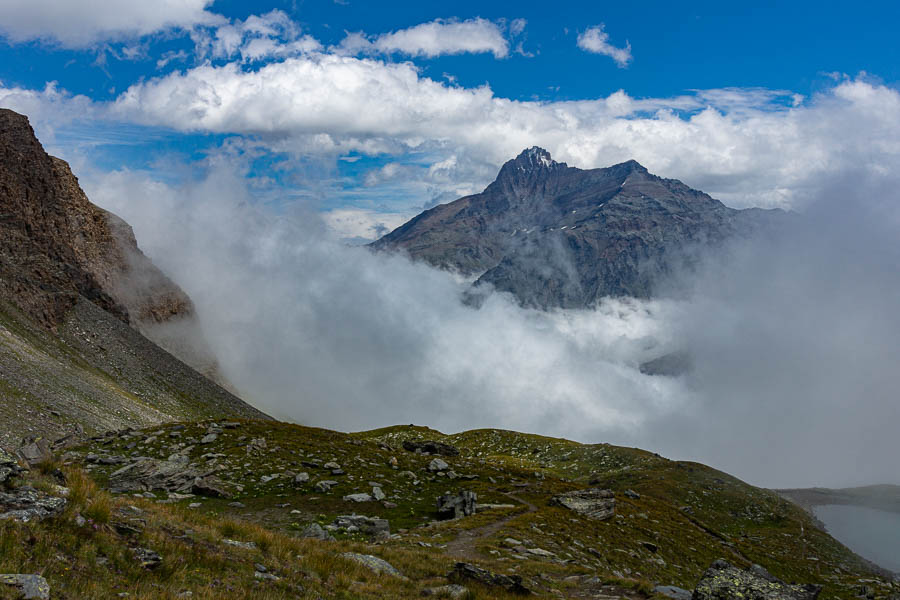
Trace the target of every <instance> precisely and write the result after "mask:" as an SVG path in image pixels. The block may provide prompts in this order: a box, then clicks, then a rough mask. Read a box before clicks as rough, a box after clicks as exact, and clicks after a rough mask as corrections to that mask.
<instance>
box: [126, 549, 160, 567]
mask: <svg viewBox="0 0 900 600" xmlns="http://www.w3.org/2000/svg"><path fill="white" fill-rule="evenodd" d="M131 552H132V554H134V559H135V560H136V561H137V562H138V565H140V566H141V567H143V568H144V569H151V570H152V569H155V568H156V567H158V566H159V565H161V564H162V557H161V556H160V555H159V554H158V553H156V552H154V551H153V550H150V549H149V548H132V549H131Z"/></svg>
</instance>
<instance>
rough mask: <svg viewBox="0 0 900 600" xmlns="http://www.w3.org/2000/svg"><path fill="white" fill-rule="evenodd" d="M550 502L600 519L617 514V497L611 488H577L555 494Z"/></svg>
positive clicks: (609, 517)
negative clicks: (572, 490)
mask: <svg viewBox="0 0 900 600" xmlns="http://www.w3.org/2000/svg"><path fill="white" fill-rule="evenodd" d="M550 503H551V504H556V505H558V506H563V507H565V508H568V509H569V510H571V511H574V512H576V513H578V514H580V515H584V516H586V517H588V518H590V519H597V520H598V521H605V520H607V519H611V518H612V517H613V515H615V514H616V499H615V497H614V496H613V493H612V491H611V490H601V489H599V488H589V489H586V490H575V491H574V492H567V493H565V494H559V495H557V496H553V498H552V499H551V500H550Z"/></svg>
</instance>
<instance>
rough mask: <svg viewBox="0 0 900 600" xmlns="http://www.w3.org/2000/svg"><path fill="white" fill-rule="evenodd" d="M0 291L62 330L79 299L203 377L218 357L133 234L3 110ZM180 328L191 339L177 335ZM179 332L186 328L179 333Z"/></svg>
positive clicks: (23, 121) (19, 118) (190, 309)
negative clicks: (94, 305) (61, 326)
mask: <svg viewBox="0 0 900 600" xmlns="http://www.w3.org/2000/svg"><path fill="white" fill-rule="evenodd" d="M0 292H2V294H3V296H4V297H5V298H6V299H8V300H10V301H12V302H13V303H15V304H17V305H18V306H19V307H21V308H22V309H23V310H24V311H25V312H26V313H28V314H29V315H31V316H32V317H33V318H35V319H37V320H38V321H39V322H40V323H41V324H43V325H44V326H46V327H48V328H50V329H51V330H56V328H57V327H58V326H59V325H60V324H61V323H62V322H63V321H64V319H65V316H66V314H67V313H68V311H69V310H70V309H71V308H72V307H73V306H74V305H75V304H76V303H77V302H78V298H79V296H81V297H84V298H87V299H88V300H90V301H91V302H93V303H94V304H96V305H97V306H99V307H101V308H103V309H104V310H106V311H107V312H109V313H111V314H113V315H115V316H116V317H117V318H119V319H120V320H122V321H124V322H125V323H128V324H130V325H131V326H132V327H134V328H136V329H138V330H139V331H141V333H143V334H145V335H146V336H147V337H149V338H150V339H152V340H154V341H156V342H157V343H159V344H160V345H162V346H163V347H164V348H166V349H167V350H169V351H171V352H173V353H174V354H175V355H176V356H178V357H179V358H182V359H183V360H185V361H186V362H188V363H189V364H191V365H192V366H195V367H197V368H198V369H199V370H201V371H203V372H205V373H206V374H215V372H216V365H215V359H214V357H213V354H212V352H210V351H209V349H208V348H206V347H205V344H204V343H203V341H202V337H199V336H197V335H194V334H196V333H198V331H197V330H198V327H197V325H196V319H195V314H194V305H193V303H192V302H191V299H190V298H189V297H188V296H187V294H185V293H184V291H182V290H181V288H179V287H178V286H177V285H176V284H175V283H174V282H172V281H171V280H170V279H169V278H168V277H166V275H165V274H164V273H162V271H160V270H159V269H158V268H156V266H155V265H154V264H153V263H152V262H151V261H150V260H149V259H148V258H147V257H146V256H145V255H144V254H143V252H141V250H140V248H138V245H137V242H136V240H135V238H134V233H133V232H132V229H131V227H130V226H129V225H128V224H127V223H126V222H125V221H123V220H122V219H120V218H119V217H117V216H116V215H114V214H112V213H110V212H108V211H105V210H103V209H101V208H99V207H97V206H94V205H93V204H92V203H91V202H90V201H89V200H88V198H87V196H85V194H84V191H82V189H81V187H80V186H79V185H78V179H77V178H76V177H75V175H73V174H72V171H71V169H70V168H69V165H68V164H67V163H66V162H65V161H63V160H61V159H58V158H55V157H52V156H49V155H48V154H47V153H46V152H45V151H44V149H43V147H42V146H41V144H40V142H39V141H38V140H37V138H36V137H35V135H34V131H33V130H32V128H31V126H30V125H29V123H28V119H27V118H26V117H25V116H23V115H20V114H18V113H15V112H13V111H11V110H6V109H0ZM175 323H177V324H179V325H182V326H183V329H184V330H185V331H187V330H190V329H193V330H195V331H192V332H191V334H192V335H190V336H182V335H178V334H174V333H173V328H172V327H167V325H172V324H175ZM180 329H182V328H180Z"/></svg>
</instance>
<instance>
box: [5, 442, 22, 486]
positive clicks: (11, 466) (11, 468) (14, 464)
mask: <svg viewBox="0 0 900 600" xmlns="http://www.w3.org/2000/svg"><path fill="white" fill-rule="evenodd" d="M21 472H22V467H20V466H19V462H18V461H17V460H16V457H15V456H13V455H12V454H10V453H9V452H7V451H6V450H4V449H3V448H0V483H6V481H7V480H9V479H10V478H12V477H15V476H16V475H18V474H19V473H21Z"/></svg>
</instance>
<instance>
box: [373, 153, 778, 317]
mask: <svg viewBox="0 0 900 600" xmlns="http://www.w3.org/2000/svg"><path fill="white" fill-rule="evenodd" d="M784 214H785V213H783V212H782V211H778V210H775V211H766V210H761V209H747V210H735V209H732V208H729V207H727V206H725V205H724V204H722V203H721V202H719V201H718V200H715V199H714V198H711V197H710V196H708V195H707V194H704V193H703V192H700V191H697V190H694V189H691V188H689V187H688V186H686V185H685V184H683V183H681V182H680V181H677V180H675V179H663V178H661V177H657V176H656V175H652V174H651V173H649V172H648V171H647V169H645V168H644V167H642V166H641V165H640V164H638V163H637V162H635V161H633V160H631V161H628V162H625V163H622V164H618V165H614V166H612V167H608V168H605V169H589V170H583V169H578V168H575V167H569V166H567V165H566V164H565V163H558V162H556V161H554V160H553V159H552V158H551V157H550V154H549V153H548V152H547V151H546V150H543V149H541V148H537V147H534V148H531V149H529V150H525V151H523V152H522V153H521V154H519V156H517V157H516V158H515V159H513V160H510V161H508V162H507V163H506V164H504V165H503V167H502V168H501V169H500V173H499V175H498V176H497V179H496V180H495V181H494V182H493V183H491V184H490V185H489V186H488V187H487V188H486V189H485V190H484V191H483V192H481V193H480V194H475V195H473V196H466V197H465V198H460V199H459V200H456V201H454V202H450V203H448V204H442V205H439V206H436V207H434V208H432V209H430V210H427V211H425V212H423V213H422V214H420V215H418V216H417V217H415V218H414V219H412V220H410V221H409V222H407V223H406V224H404V225H402V226H401V227H399V228H397V229H396V230H394V231H393V232H391V233H389V234H388V235H386V236H384V237H383V238H381V239H380V240H378V241H376V242H374V243H373V244H372V247H373V248H375V249H378V250H402V251H405V252H407V253H409V255H410V256H411V257H412V258H414V259H419V260H424V261H426V262H428V263H430V264H432V265H434V266H437V267H440V268H444V269H448V270H452V271H456V272H459V273H461V274H463V275H465V276H469V277H472V278H473V279H476V286H478V285H481V284H485V283H489V284H491V285H493V286H494V287H495V288H496V289H498V290H502V291H507V292H511V293H512V294H513V295H515V296H516V297H517V298H518V299H519V301H520V302H521V303H522V304H524V305H526V306H535V307H542V308H547V307H556V306H558V307H564V308H579V307H586V306H590V305H592V304H594V303H595V302H596V301H597V300H598V299H600V298H602V297H604V296H636V297H647V296H650V295H651V294H652V293H653V292H654V290H655V287H656V285H657V284H658V283H659V282H660V280H661V277H662V276H664V275H665V274H667V273H669V272H671V271H672V270H673V269H675V268H677V267H678V266H679V265H682V264H689V263H690V262H692V257H694V256H695V255H696V253H697V252H698V251H700V250H703V249H705V248H709V247H711V246H715V245H717V244H720V243H722V242H723V241H724V240H726V239H728V238H730V237H732V236H734V235H736V234H744V233H749V232H751V231H753V230H754V229H755V228H757V227H759V226H761V225H764V224H766V223H768V222H771V221H772V220H773V219H775V220H780V218H781V217H783V216H784Z"/></svg>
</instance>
